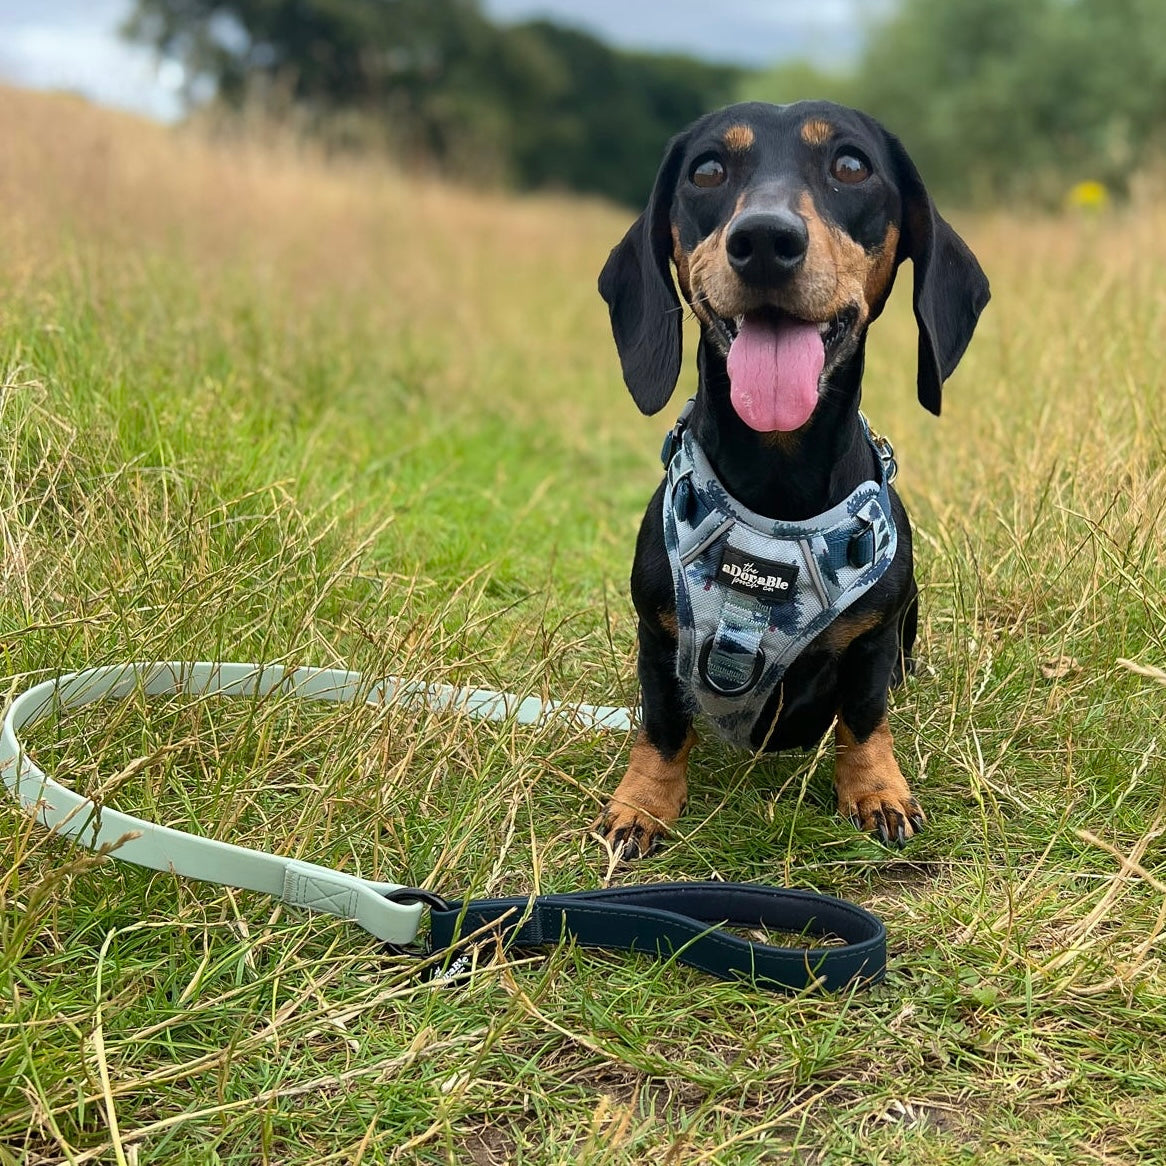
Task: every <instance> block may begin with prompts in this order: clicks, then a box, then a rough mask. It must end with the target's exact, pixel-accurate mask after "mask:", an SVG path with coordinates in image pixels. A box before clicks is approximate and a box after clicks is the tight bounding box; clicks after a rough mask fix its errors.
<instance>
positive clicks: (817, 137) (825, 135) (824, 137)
mask: <svg viewBox="0 0 1166 1166" xmlns="http://www.w3.org/2000/svg"><path fill="white" fill-rule="evenodd" d="M833 136H834V127H833V126H832V125H831V124H830V123H829V122H828V121H822V120H821V119H820V118H812V119H811V120H810V121H808V122H805V123H804V124H803V126H802V141H803V142H805V143H806V145H807V146H824V145H825V144H826V143H827V142H828V141H829V140H830V139H831V138H832V137H833Z"/></svg>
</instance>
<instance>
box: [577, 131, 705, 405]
mask: <svg viewBox="0 0 1166 1166" xmlns="http://www.w3.org/2000/svg"><path fill="white" fill-rule="evenodd" d="M687 139H688V135H687V134H680V135H678V136H677V137H675V138H673V139H672V141H670V142H669V143H668V149H667V150H666V151H665V154H664V161H663V162H662V163H661V164H660V170H659V172H658V173H657V174H656V184H655V186H654V187H653V188H652V196H651V198H650V199H649V200H648V205H647V207H646V208H645V210H644V213H643V214H641V215H640V217H639V218H638V219H636V221H635V222H634V223H632V225H631V227H630V228H629V229H628V233H627V234H626V235H624V237H623V239H621V240H620V242H619V243H617V244H616V246H615V247H614V248H613V249H612V252H611V254H610V255H609V256H608V258H607V262H606V263H605V264H604V265H603V270H602V271H601V272H600V273H599V294H600V295H601V296H603V298H604V299H605V300H606V301H607V306H608V308H609V310H610V312H611V331H612V334H613V335H614V336H615V347H616V350H617V351H618V352H619V360H620V365H621V366H622V368H623V379H624V383H625V384H626V385H627V387H628V389H629V390H630V392H631V394H632V399H633V400H634V401H635V403H636V404H637V405H638V406H639V407H640V411H641V412H642V413H647V414H649V415H650V414H652V413H659V412H660V410H661V409H663V408H664V406H665V405H667V404H668V398H669V397H671V396H672V391H673V389H675V388H676V382H677V380H678V379H679V377H680V347H681V330H682V323H683V319H682V317H683V313H682V312H681V310H680V297H679V296H678V295H677V294H676V285H675V284H674V283H673V281H672V269H671V267H670V266H669V260H670V257H671V254H672V221H671V212H672V198H673V195H674V194H675V193H676V180H677V177H678V173H679V169H680V162H681V159H682V158H683V156H684V146H685V143H686V141H687Z"/></svg>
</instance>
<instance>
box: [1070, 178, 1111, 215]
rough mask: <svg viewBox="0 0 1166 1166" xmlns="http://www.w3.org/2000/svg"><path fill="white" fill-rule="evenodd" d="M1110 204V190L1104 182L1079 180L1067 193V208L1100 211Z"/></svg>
mask: <svg viewBox="0 0 1166 1166" xmlns="http://www.w3.org/2000/svg"><path fill="white" fill-rule="evenodd" d="M1108 205H1109V191H1108V190H1107V189H1106V187H1105V183H1104V182H1094V181H1092V180H1090V181H1087V182H1078V183H1077V184H1076V185H1075V186H1071V187H1070V188H1069V191H1068V193H1067V194H1066V195H1065V209H1066V210H1081V211H1091V212H1099V211H1103V210H1105V208H1106V207H1107V206H1108Z"/></svg>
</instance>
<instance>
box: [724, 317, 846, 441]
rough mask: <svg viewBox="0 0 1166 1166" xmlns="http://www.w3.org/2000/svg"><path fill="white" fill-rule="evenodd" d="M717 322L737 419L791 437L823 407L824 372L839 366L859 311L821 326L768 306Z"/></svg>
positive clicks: (762, 430) (823, 323)
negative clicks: (822, 382)
mask: <svg viewBox="0 0 1166 1166" xmlns="http://www.w3.org/2000/svg"><path fill="white" fill-rule="evenodd" d="M713 320H714V325H713V329H712V331H713V338H714V342H715V343H716V344H717V347H718V348H720V349H721V350H722V355H723V356H724V357H725V363H726V365H727V367H728V370H729V384H730V399H731V401H732V404H733V408H734V409H735V410H736V412H737V415H738V416H739V417H740V418H741V420H742V421H744V422H745V424H746V425H748V426H749V427H750V428H752V429H756V430H759V431H761V432H764V433H772V432H779V431H780V432H786V433H788V432H791V431H792V430H795V429H800V428H801V427H802V426H803V425H804V424H805V423H806V422H807V421H809V419H810V415H811V414H812V413H813V412H814V409H815V408H816V407H817V404H818V390H819V386H820V382H821V380H822V374H823V371H824V370H826V369H830V368H833V366H834V364H835V363H836V362H837V360H838V358H839V356H840V355H841V353H842V350H843V348H844V347H845V345H846V341H847V340H848V339H849V338H850V336H851V334H852V332H853V330H854V325H855V323H856V322H857V320H858V310H857V308H854V307H848V308H845V309H843V310H842V311H841V312H839V313H838V314H837V315H835V316H833V317H831V318H830V319H829V320H822V321H817V322H815V321H809V320H802V319H799V318H798V317H797V316H794V315H791V314H790V313H789V312H784V311H781V310H779V309H777V308H770V307H766V308H761V309H759V310H757V311H751V312H746V313H745V314H744V315H741V316H736V317H734V318H732V319H726V318H724V317H721V316H714V317H713Z"/></svg>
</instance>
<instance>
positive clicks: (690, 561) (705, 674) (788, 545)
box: [661, 400, 898, 748]
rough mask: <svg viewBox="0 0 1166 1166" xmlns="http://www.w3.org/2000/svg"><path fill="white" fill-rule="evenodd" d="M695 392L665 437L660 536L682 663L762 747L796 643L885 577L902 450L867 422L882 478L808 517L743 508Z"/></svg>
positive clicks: (720, 711) (724, 722) (700, 698)
mask: <svg viewBox="0 0 1166 1166" xmlns="http://www.w3.org/2000/svg"><path fill="white" fill-rule="evenodd" d="M693 403H694V402H693V401H692V400H690V401H689V402H688V404H687V405H686V406H685V408H684V411H683V412H682V413H681V414H680V418H679V420H678V421H677V422H676V426H675V428H674V429H672V431H671V432H670V433H669V434H668V436H667V438H665V441H664V449H663V450H662V451H661V458H662V460H663V462H664V466H665V468H666V470H667V480H666V483H665V487H664V543H665V546H666V547H667V550H668V561H669V563H670V564H671V567H672V583H673V586H674V588H675V591H676V622H677V625H678V633H679V634H678V638H679V650H678V652H677V657H676V671H677V675H678V676H679V677H680V679H681V681H682V683H684V684H686V685H688V686H689V687H690V688H691V690H692V693H693V695H694V696H695V698H696V701H697V703H698V704H699V706H700V709H701V711H702V712H703V713H704V714H705V715H706V716H707V717H708V718H709V719H710V720H711V721H712V722H713V724H714V725H715V727H716V729H717V732H718V733H719V734H720V735H721V736H722V737H724V738H726V739H727V740H729V741H732V742H733V743H735V744H738V745H741V746H744V747H746V748H749V747H759V746H760V745H761V744H762V743H763V742H764V739H765V737H766V736H767V735H768V733H769V730H770V728H771V726H769V725H765V726H762V725H760V724H758V722H759V720H760V718H761V714H762V711H763V710H764V708H765V706H766V703H767V702H768V701H769V699H770V697H771V696H772V695H773V693H774V692H775V691H776V689H777V687H778V685H780V683H781V679H782V677H783V676H784V675H785V672H786V669H787V668H788V667H789V666H790V664H791V663H792V662H793V660H794V659H795V658H796V657H797V655H798V653H799V652H800V651H801V650H802V649H803V648H804V647H805V646H806V645H807V644H808V643H809V642H810V641H811V640H812V639H813V638H814V637H815V636H817V635H818V634H819V633H820V632H821V631H823V629H825V628H827V627H828V626H829V625H830V624H831V623H833V621H834V620H835V619H837V618H838V616H840V615H841V614H842V613H843V612H844V611H845V610H846V609H847V608H848V607H849V606H850V605H851V604H852V603H854V601H855V600H856V599H858V598H859V597H860V596H861V595H864V594H865V593H866V592H867V591H869V590H870V589H871V588H872V587H873V586H874V585H875V584H876V583H877V582H878V581H879V579H881V578H882V576H883V573H884V572H885V571H886V569H887V568H888V567H889V566H890V565H891V560H892V559H893V558H894V557H895V548H896V546H897V545H898V538H897V534H896V531H895V522H894V519H893V517H892V515H891V495H890V484H891V481H892V479H893V478H894V476H895V472H896V464H895V455H894V450H893V449H892V448H891V445H890V442H888V441H887V440H886V439H885V438H880V437H875V435H874V434H872V433H871V430H870V426H869V425H868V424H867V421H866V418H865V417H863V416H862V414H861V413H860V414H859V418H860V420H861V421H862V427H863V432H864V433H865V434H866V438H867V441H868V442H869V443H870V445H871V448H872V449H873V450H874V452H875V453H876V454H877V455H878V456H877V462H878V466H879V480H878V481H877V482H876V481H866V482H862V483H861V484H860V485H858V486H857V487H855V489H854V490H853V491H851V493H850V495H849V496H848V497H846V498H845V499H844V500H843V501H841V502H839V503H838V505H837V506H833V507H831V508H830V509H829V510H827V511H826V512H825V513H824V514H819V515H817V517H815V518H811V519H807V520H806V521H804V522H775V521H774V520H773V519H769V518H764V517H763V516H762V515H760V514H755V513H754V512H753V511H752V510H748V509H746V507H744V506H742V505H741V503H740V502H738V501H737V500H736V499H735V498H733V497H732V495H730V494H729V492H728V490H726V489H725V487H724V486H723V485H722V483H721V481H720V480H719V479H718V478H717V476H716V474H715V473H714V471H713V468H712V466H711V465H710V464H709V461H708V458H707V457H706V456H705V454H704V451H703V450H702V449H701V448H700V446H699V445H698V444H697V441H696V439H695V437H694V436H693V435H692V433H691V431H690V430H689V429H688V418H689V415H690V414H691V412H692V408H693Z"/></svg>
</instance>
